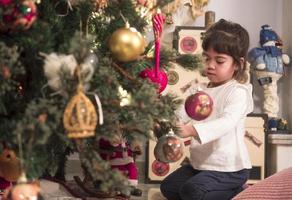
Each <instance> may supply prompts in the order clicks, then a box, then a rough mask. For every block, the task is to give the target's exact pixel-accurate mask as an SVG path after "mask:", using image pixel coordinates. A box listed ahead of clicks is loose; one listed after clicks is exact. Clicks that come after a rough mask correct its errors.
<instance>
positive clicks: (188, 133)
mask: <svg viewBox="0 0 292 200" xmlns="http://www.w3.org/2000/svg"><path fill="white" fill-rule="evenodd" d="M176 125H177V127H178V128H179V129H180V132H179V136H180V137H182V138H187V137H197V136H198V134H197V131H196V129H195V128H194V127H193V125H192V124H183V123H181V122H179V123H177V124H176Z"/></svg>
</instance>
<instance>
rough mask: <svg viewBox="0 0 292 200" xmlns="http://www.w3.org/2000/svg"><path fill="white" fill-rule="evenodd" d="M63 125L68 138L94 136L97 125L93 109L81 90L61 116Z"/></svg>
mask: <svg viewBox="0 0 292 200" xmlns="http://www.w3.org/2000/svg"><path fill="white" fill-rule="evenodd" d="M63 124H64V127H65V129H66V130H67V136H68V137H69V138H85V137H90V136H94V135H95V127H96V124H97V114H96V111H95V107H94V105H93V104H92V102H91V101H90V100H89V99H88V97H86V96H85V94H84V93H83V91H82V89H81V88H79V89H78V90H77V94H76V95H75V96H73V97H72V99H71V100H70V101H69V103H68V105H67V107H66V109H65V112H64V115H63Z"/></svg>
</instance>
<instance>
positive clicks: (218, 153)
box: [178, 80, 253, 172]
mask: <svg viewBox="0 0 292 200" xmlns="http://www.w3.org/2000/svg"><path fill="white" fill-rule="evenodd" d="M190 90H193V88H191V89H190ZM203 91H204V92H206V93H207V94H209V95H210V96H211V98H212V100H213V111H212V113H211V115H210V116H209V117H208V118H206V119H205V120H203V121H194V120H192V123H193V126H194V128H195V129H196V131H197V132H198V136H199V141H198V140H195V139H194V138H192V139H191V146H190V161H191V165H192V166H193V167H194V168H195V169H199V170H214V171H224V172H232V171H238V170H241V169H244V168H246V169H248V168H251V162H250V159H249V155H248V151H247V148H246V145H245V142H244V135H245V127H244V126H245V117H246V115H247V114H248V113H250V112H252V111H253V99H252V87H251V85H250V84H246V85H243V84H240V83H238V82H237V81H235V80H231V81H229V82H227V83H225V84H223V85H220V86H218V87H213V88H207V87H205V88H203ZM178 114H179V115H180V118H181V119H182V120H183V121H185V122H186V121H188V120H189V119H190V118H188V117H187V115H186V113H185V111H182V110H181V111H179V112H178Z"/></svg>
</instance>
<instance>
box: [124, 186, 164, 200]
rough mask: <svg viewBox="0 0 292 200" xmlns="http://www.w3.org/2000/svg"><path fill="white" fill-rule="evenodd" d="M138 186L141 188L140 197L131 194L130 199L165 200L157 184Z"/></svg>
mask: <svg viewBox="0 0 292 200" xmlns="http://www.w3.org/2000/svg"><path fill="white" fill-rule="evenodd" d="M139 188H140V189H142V190H143V194H142V196H141V197H135V196H131V198H130V199H131V200H138V199H139V200H142V199H143V200H166V199H165V198H163V196H162V194H161V193H160V190H159V185H158V184H145V183H141V184H139Z"/></svg>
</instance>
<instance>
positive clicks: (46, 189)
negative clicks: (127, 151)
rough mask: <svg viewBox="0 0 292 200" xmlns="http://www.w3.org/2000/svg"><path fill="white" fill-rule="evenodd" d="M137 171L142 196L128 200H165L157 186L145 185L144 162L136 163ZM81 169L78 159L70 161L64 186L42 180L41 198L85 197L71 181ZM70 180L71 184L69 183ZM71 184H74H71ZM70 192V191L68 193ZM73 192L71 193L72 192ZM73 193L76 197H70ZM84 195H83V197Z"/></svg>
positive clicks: (71, 197)
mask: <svg viewBox="0 0 292 200" xmlns="http://www.w3.org/2000/svg"><path fill="white" fill-rule="evenodd" d="M136 164H137V167H138V169H139V180H138V182H139V184H138V188H139V189H142V196H131V197H130V200H166V199H165V198H164V197H163V196H162V194H161V193H160V190H159V184H147V183H146V181H145V180H146V178H145V162H137V163H136ZM80 171H82V170H81V168H80V163H79V160H78V159H71V160H70V162H69V164H68V165H67V169H66V179H67V180H69V181H68V182H67V184H66V185H62V184H60V183H56V182H52V181H49V180H42V181H41V182H40V184H41V189H42V191H43V197H44V199H45V200H80V198H78V196H87V195H88V194H86V193H84V191H83V190H82V189H80V188H79V187H78V186H76V182H75V181H73V177H74V176H76V175H77V176H79V177H80V178H82V174H80ZM71 180H72V184H70V183H71ZM73 182H74V183H75V184H73ZM69 190H71V191H69ZM72 191H73V192H72ZM73 193H75V194H77V195H72V194H73ZM83 193H84V195H83ZM99 199H101V198H94V197H89V198H86V200H99ZM102 200H113V198H102Z"/></svg>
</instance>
